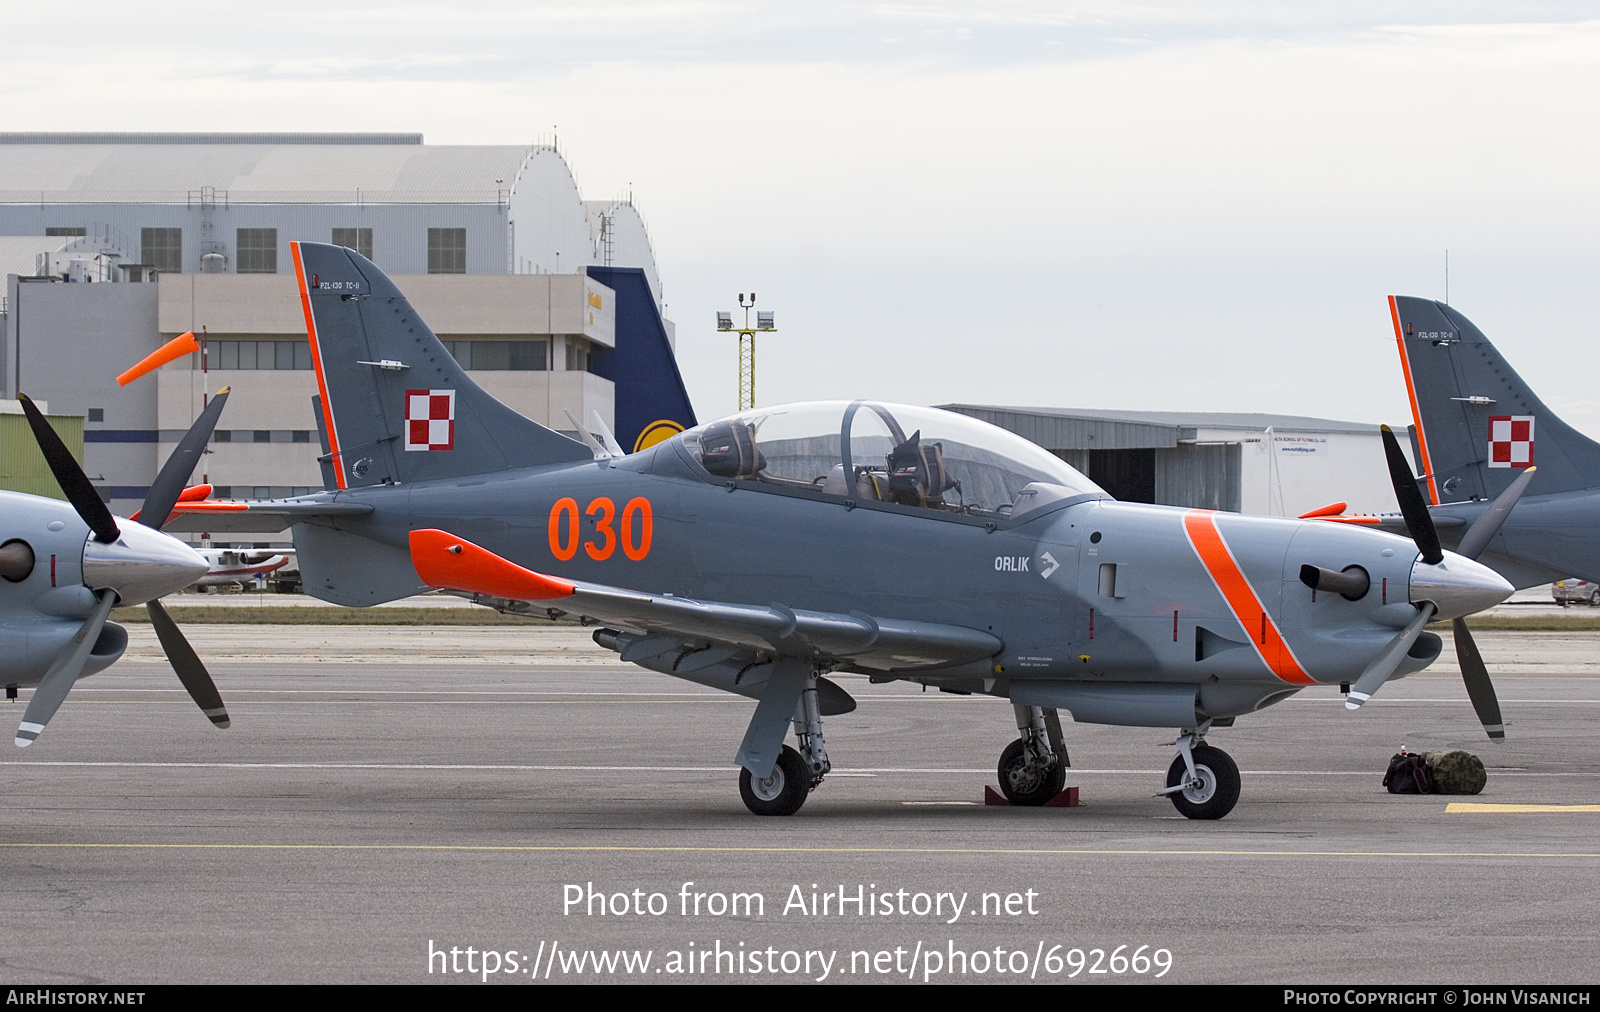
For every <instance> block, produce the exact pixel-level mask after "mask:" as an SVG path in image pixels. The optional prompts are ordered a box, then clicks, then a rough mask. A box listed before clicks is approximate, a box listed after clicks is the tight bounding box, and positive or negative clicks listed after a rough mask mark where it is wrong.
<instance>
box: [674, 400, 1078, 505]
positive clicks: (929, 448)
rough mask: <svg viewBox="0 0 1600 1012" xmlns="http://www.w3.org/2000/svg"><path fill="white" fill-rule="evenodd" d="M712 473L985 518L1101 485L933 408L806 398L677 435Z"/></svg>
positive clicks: (1012, 438) (1035, 449)
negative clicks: (798, 401)
mask: <svg viewBox="0 0 1600 1012" xmlns="http://www.w3.org/2000/svg"><path fill="white" fill-rule="evenodd" d="M679 439H681V440H682V443H683V446H684V448H685V449H686V450H687V451H688V453H689V456H690V458H691V459H693V460H695V461H696V462H698V463H699V464H700V466H701V467H703V468H704V469H705V470H706V471H707V472H708V473H710V474H711V475H712V476H713V477H716V478H724V479H727V478H732V479H737V480H742V481H752V482H757V483H760V484H766V485H773V486H777V487H784V488H794V489H807V490H810V491H813V492H820V493H822V494H824V495H835V496H838V497H840V498H841V499H853V500H856V501H857V502H885V503H895V504H898V505H901V506H912V507H918V508H921V509H931V510H940V511H945V512H954V513H965V514H970V515H973V516H983V517H1001V518H1004V517H1009V516H1012V515H1020V514H1022V513H1024V512H1028V511H1029V510H1032V509H1034V508H1036V507H1037V506H1041V505H1043V504H1044V503H1045V502H1052V501H1055V500H1058V499H1061V498H1065V497H1067V496H1075V495H1083V494H1097V495H1104V494H1105V493H1104V492H1103V491H1102V490H1101V489H1100V487H1099V486H1097V485H1095V483H1094V482H1092V481H1090V480H1089V479H1088V478H1086V477H1084V475H1083V474H1081V473H1080V472H1079V471H1077V470H1076V469H1074V468H1073V467H1071V466H1070V465H1068V464H1067V463H1066V462H1065V461H1063V460H1061V459H1060V458H1059V457H1057V456H1055V455H1054V454H1053V453H1051V452H1050V451H1048V450H1046V449H1044V448H1043V447H1040V446H1038V445H1036V444H1034V443H1030V442H1028V441H1027V440H1026V439H1023V438H1022V437H1021V436H1017V435H1015V434H1013V433H1010V432H1007V431H1006V430H1004V429H1001V428H997V427H996V426H993V425H990V424H988V423H987V422H980V421H978V420H977V419H975V418H969V417H967V416H966V415H958V414H955V413H953V412H950V411H940V410H939V409H937V408H920V407H910V406H907V405H903V404H883V403H879V402H877V401H808V402H804V403H800V404H786V405H782V406H779V407H772V408H756V409H753V410H750V411H745V412H742V413H740V414H737V415H731V416H729V417H727V418H720V419H718V420H716V421H714V422H708V423H706V424H705V425H701V426H698V427H697V428H693V429H690V430H689V431H687V432H685V433H684V434H683V435H682V436H680V437H679Z"/></svg>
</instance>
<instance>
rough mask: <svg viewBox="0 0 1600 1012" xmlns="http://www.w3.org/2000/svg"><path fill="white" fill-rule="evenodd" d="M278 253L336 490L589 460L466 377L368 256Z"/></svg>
mask: <svg viewBox="0 0 1600 1012" xmlns="http://www.w3.org/2000/svg"><path fill="white" fill-rule="evenodd" d="M289 248H290V250H291V251H292V253H293V255H294V270H295V277H296V280H297V281H298V282H299V286H300V305H301V308H302V309H303V310H304V311H305V315H306V331H307V333H308V334H309V335H310V339H311V354H312V363H313V365H314V367H315V368H316V372H317V390H318V399H319V401H320V408H321V418H320V419H319V427H320V428H321V429H322V430H323V432H324V433H325V435H326V439H327V442H328V449H327V450H326V451H325V453H326V454H327V455H328V463H329V464H330V465H331V471H332V473H333V476H334V478H335V483H336V485H337V487H338V488H358V487H361V486H364V485H381V484H386V483H390V482H412V481H424V480H427V479H430V478H456V477H464V476H467V475H473V474H483V473H486V472H492V471H503V470H507V469H510V468H514V467H535V466H538V465H541V464H558V463H565V462H569V461H580V460H588V459H590V456H591V455H590V453H589V451H588V450H587V449H586V448H585V447H584V446H583V444H582V443H579V442H577V441H576V440H573V439H568V438H567V437H566V436H563V435H561V434H560V433H558V432H555V431H553V430H551V429H547V428H545V427H544V426H542V425H540V424H539V423H537V422H534V421H532V420H530V419H527V418H524V417H523V416H522V415H519V414H517V413H516V412H515V411H513V410H511V409H510V408H508V407H506V406H505V405H504V404H501V403H500V402H499V401H497V400H495V399H494V398H493V397H491V396H489V395H488V394H487V393H485V392H484V391H483V390H482V388H480V387H479V386H478V385H477V384H476V383H474V382H473V381H472V380H471V379H469V378H468V377H467V374H466V372H465V371H464V370H463V369H462V368H461V367H460V366H459V365H457V364H456V360H455V359H454V358H453V357H452V356H451V355H450V353H449V352H448V351H446V350H445V347H444V345H443V344H441V343H439V339H438V338H437V337H435V336H434V334H433V331H431V330H429V329H428V325H427V324H426V323H424V322H422V320H421V318H420V317H418V316H417V313H416V310H414V309H412V308H411V303H409V302H407V301H406V298H405V296H404V295H401V294H400V290H399V289H398V288H396V287H395V286H394V283H393V282H392V281H390V280H389V278H388V276H386V275H385V274H384V273H383V272H382V271H380V270H379V269H378V268H377V267H376V266H375V265H374V264H373V263H372V261H370V260H368V259H366V258H365V257H363V256H361V255H360V254H358V253H355V252H353V251H352V250H348V249H345V248H344V247H342V246H330V245H325V244H323V243H310V242H296V243H291V244H290V247H289ZM325 473H326V472H325Z"/></svg>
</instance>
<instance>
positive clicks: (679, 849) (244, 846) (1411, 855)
mask: <svg viewBox="0 0 1600 1012" xmlns="http://www.w3.org/2000/svg"><path fill="white" fill-rule="evenodd" d="M977 807H980V808H981V807H983V806H977ZM7 849H9V850H235V851H239V850H258V851H315V850H354V851H391V852H394V851H402V852H403V851H418V852H434V853H437V852H447V851H453V852H456V853H462V852H468V853H524V854H527V853H547V854H548V853H569V854H594V853H618V854H978V855H983V854H996V855H1015V856H1033V855H1044V856H1050V855H1060V856H1080V857H1082V856H1101V857H1152V856H1154V857H1288V858H1306V857H1349V858H1360V859H1362V860H1371V859H1373V858H1384V859H1388V860H1403V861H1405V860H1415V859H1417V858H1469V859H1482V858H1524V859H1528V858H1532V859H1540V860H1562V859H1568V858H1578V859H1580V860H1594V859H1595V858H1600V852H1597V851H1567V852H1563V851H1511V850H1507V851H1495V850H1484V851H1472V850H1435V851H1415V850H1407V851H1393V850H1222V849H1181V848H1171V849H1157V848H1120V849H1118V848H1109V847H1107V848H1066V847H1061V848H1054V847H1048V848H1047V847H687V846H628V845H625V844H610V845H601V844H596V845H592V846H584V845H580V844H569V845H559V844H498V845H497V844H468V843H63V842H59V841H58V842H55V843H0V850H7Z"/></svg>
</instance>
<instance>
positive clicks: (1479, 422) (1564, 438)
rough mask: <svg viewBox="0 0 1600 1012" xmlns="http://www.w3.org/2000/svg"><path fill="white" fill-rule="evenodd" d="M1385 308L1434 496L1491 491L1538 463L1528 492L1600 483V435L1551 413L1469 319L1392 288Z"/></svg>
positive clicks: (1450, 498)
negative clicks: (1587, 432)
mask: <svg viewBox="0 0 1600 1012" xmlns="http://www.w3.org/2000/svg"><path fill="white" fill-rule="evenodd" d="M1389 315H1390V318H1391V319H1392V321H1393V323H1394V333H1395V341H1396V343H1397V344H1398V346H1399V350H1400V364H1401V368H1402V369H1403V370H1404V372H1405V378H1406V392H1407V393H1408V394H1409V395H1410V397H1411V414H1412V418H1413V420H1414V421H1415V423H1416V428H1415V429H1414V430H1413V435H1414V438H1415V440H1416V450H1417V460H1418V464H1419V466H1420V467H1421V468H1422V471H1423V473H1424V474H1425V475H1426V476H1427V477H1426V481H1427V486H1428V489H1427V490H1428V494H1429V497H1430V498H1431V499H1432V501H1433V502H1434V503H1436V504H1437V503H1441V502H1459V501H1461V500H1464V499H1492V498H1494V497H1495V496H1497V495H1499V494H1500V493H1501V492H1503V491H1505V489H1506V487H1507V486H1509V485H1510V484H1511V483H1512V481H1514V480H1516V478H1517V477H1518V476H1519V475H1520V474H1521V473H1522V469H1523V468H1525V467H1528V466H1530V465H1534V464H1537V465H1538V467H1539V475H1538V477H1536V478H1535V479H1534V484H1533V488H1532V491H1533V492H1534V493H1549V492H1567V491H1573V490H1577V489H1589V488H1596V487H1600V444H1597V443H1595V442H1594V441H1593V440H1591V439H1589V438H1588V437H1587V436H1585V435H1583V434H1582V433H1580V432H1578V431H1577V430H1576V429H1574V428H1572V427H1571V426H1570V425H1568V424H1567V423H1565V422H1563V421H1562V420H1561V419H1559V418H1557V417H1556V416H1555V414H1554V413H1552V412H1551V410H1550V409H1549V408H1548V407H1546V406H1545V405H1544V402H1543V401H1541V400H1539V398H1538V397H1537V396H1536V395H1535V394H1534V393H1533V391H1532V390H1530V389H1528V385H1527V384H1526V383H1524V382H1523V381H1522V377H1520V376H1518V375H1517V373H1516V370H1514V369H1512V368H1511V366H1510V365H1509V364H1508V363H1507V362H1506V360H1505V359H1504V358H1502V357H1501V356H1500V352H1499V351H1497V350H1496V349H1495V346H1494V345H1492V344H1490V343H1489V339H1488V338H1487V337H1484V336H1483V332H1482V331H1480V330H1479V329H1478V328H1477V327H1475V326H1473V325H1472V321H1471V320H1468V319H1467V318H1466V317H1465V316H1462V315H1461V313H1459V312H1458V311H1456V310H1455V309H1452V308H1451V307H1449V306H1447V305H1445V304H1444V303H1441V302H1433V301H1431V300H1428V299H1416V298H1409V297H1406V296H1390V297H1389Z"/></svg>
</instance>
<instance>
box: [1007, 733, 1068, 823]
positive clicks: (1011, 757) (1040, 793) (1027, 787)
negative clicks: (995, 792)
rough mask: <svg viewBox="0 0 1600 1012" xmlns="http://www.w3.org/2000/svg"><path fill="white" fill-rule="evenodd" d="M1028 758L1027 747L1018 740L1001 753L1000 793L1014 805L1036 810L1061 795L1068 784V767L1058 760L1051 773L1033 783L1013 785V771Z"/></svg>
mask: <svg viewBox="0 0 1600 1012" xmlns="http://www.w3.org/2000/svg"><path fill="white" fill-rule="evenodd" d="M1026 757H1027V745H1026V744H1025V743H1024V742H1023V740H1022V739H1021V738H1018V739H1017V740H1016V741H1014V742H1012V743H1011V744H1009V745H1007V746H1006V748H1005V751H1004V752H1001V753H1000V765H999V768H998V769H997V770H996V773H997V774H998V775H999V777H1000V793H1001V794H1004V795H1005V796H1006V800H1007V801H1009V802H1011V803H1012V804H1013V805H1018V806H1022V807H1028V808H1036V807H1038V806H1039V805H1043V804H1046V803H1048V802H1049V801H1050V799H1051V798H1053V797H1055V796H1056V795H1057V794H1060V793H1061V788H1062V787H1064V786H1066V783H1067V767H1066V764H1064V763H1062V762H1061V761H1060V760H1059V759H1058V760H1057V762H1056V764H1055V766H1053V767H1051V769H1050V772H1048V773H1046V774H1044V775H1043V776H1041V777H1036V778H1034V781H1033V782H1032V783H1026V782H1024V783H1020V784H1012V782H1011V776H1010V774H1011V771H1013V770H1015V769H1018V768H1019V767H1021V766H1022V765H1023V763H1024V761H1025V760H1026Z"/></svg>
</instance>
